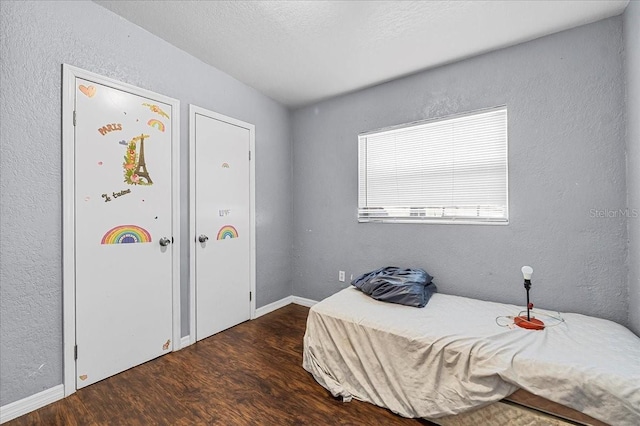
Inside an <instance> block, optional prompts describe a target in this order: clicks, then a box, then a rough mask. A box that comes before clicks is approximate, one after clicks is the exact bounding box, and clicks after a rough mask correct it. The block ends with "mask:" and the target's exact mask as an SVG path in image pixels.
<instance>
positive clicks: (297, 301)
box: [291, 296, 318, 308]
mask: <svg viewBox="0 0 640 426" xmlns="http://www.w3.org/2000/svg"><path fill="white" fill-rule="evenodd" d="M291 297H293V303H295V304H296V305H302V306H306V307H307V308H310V307H312V306H313V305H315V304H316V303H318V301H317V300H311V299H307V298H304V297H298V296H291Z"/></svg>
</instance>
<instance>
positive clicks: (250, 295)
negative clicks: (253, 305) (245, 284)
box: [249, 292, 253, 302]
mask: <svg viewBox="0 0 640 426" xmlns="http://www.w3.org/2000/svg"><path fill="white" fill-rule="evenodd" d="M252 296H253V295H252V294H251V292H249V302H251V300H252V299H251V298H252Z"/></svg>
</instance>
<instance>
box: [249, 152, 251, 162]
mask: <svg viewBox="0 0 640 426" xmlns="http://www.w3.org/2000/svg"><path fill="white" fill-rule="evenodd" d="M249 161H251V151H249Z"/></svg>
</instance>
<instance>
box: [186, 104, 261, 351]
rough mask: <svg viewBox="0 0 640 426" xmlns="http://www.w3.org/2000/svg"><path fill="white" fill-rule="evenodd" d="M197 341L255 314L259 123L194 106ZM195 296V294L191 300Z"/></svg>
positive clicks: (193, 193)
mask: <svg viewBox="0 0 640 426" xmlns="http://www.w3.org/2000/svg"><path fill="white" fill-rule="evenodd" d="M190 115H191V129H190V131H191V132H192V141H191V149H192V150H193V152H192V155H191V159H192V160H191V167H192V168H193V169H192V173H191V178H192V179H193V181H192V182H191V185H192V191H191V194H192V196H193V197H194V200H192V202H191V206H192V208H193V209H194V211H195V217H193V216H192V218H193V219H194V222H195V226H194V227H192V229H194V230H195V235H194V240H193V243H194V246H193V247H194V252H193V256H194V257H195V262H194V263H195V265H194V266H195V270H194V271H193V274H194V278H195V289H194V288H193V287H192V291H193V290H195V308H196V309H195V321H196V324H195V328H196V340H201V339H204V338H206V337H209V336H211V335H213V334H215V333H218V332H220V331H222V330H225V329H227V328H229V327H233V326H234V325H236V324H239V323H241V322H243V321H246V320H248V319H249V318H250V317H251V307H252V298H253V294H252V278H253V277H254V268H255V266H254V261H253V258H254V256H253V255H252V253H253V244H252V241H255V240H254V235H253V233H254V229H253V228H254V227H253V219H252V203H253V199H252V198H253V197H252V192H253V191H252V179H253V175H252V168H251V159H250V156H251V152H250V151H251V147H252V141H253V138H254V126H253V125H251V124H248V123H244V122H241V121H238V120H234V119H231V118H229V117H225V116H222V115H220V114H216V113H213V112H211V111H207V110H204V109H201V108H197V107H194V106H191V114H190ZM192 300H193V298H192Z"/></svg>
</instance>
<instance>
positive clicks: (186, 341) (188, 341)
mask: <svg viewBox="0 0 640 426" xmlns="http://www.w3.org/2000/svg"><path fill="white" fill-rule="evenodd" d="M190 344H191V336H189V335H187V336H182V338H181V339H180V349H184V348H186V347H187V346H189V345H190Z"/></svg>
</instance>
